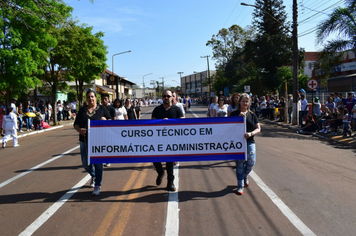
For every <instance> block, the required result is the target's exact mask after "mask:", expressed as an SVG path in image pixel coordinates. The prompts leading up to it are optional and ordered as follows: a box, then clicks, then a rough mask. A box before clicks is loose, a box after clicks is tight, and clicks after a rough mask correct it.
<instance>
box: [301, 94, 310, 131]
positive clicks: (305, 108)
mask: <svg viewBox="0 0 356 236" xmlns="http://www.w3.org/2000/svg"><path fill="white" fill-rule="evenodd" d="M308 113H309V104H308V101H307V99H306V98H305V95H304V94H302V95H301V96H300V112H299V125H300V126H302V125H303V119H305V118H306V117H307V115H308Z"/></svg>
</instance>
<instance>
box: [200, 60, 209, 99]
mask: <svg viewBox="0 0 356 236" xmlns="http://www.w3.org/2000/svg"><path fill="white" fill-rule="evenodd" d="M209 57H210V55H207V56H201V58H206V62H207V64H208V79H209V93H208V94H209V98H210V97H211V83H210V69H209Z"/></svg>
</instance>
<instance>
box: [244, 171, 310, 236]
mask: <svg viewBox="0 0 356 236" xmlns="http://www.w3.org/2000/svg"><path fill="white" fill-rule="evenodd" d="M250 176H251V178H252V179H253V180H254V181H255V182H256V183H257V185H258V186H259V187H260V188H261V189H262V190H263V191H264V192H265V193H266V194H267V196H268V197H269V198H270V199H271V200H272V202H273V203H274V204H275V205H276V206H277V207H278V208H279V210H281V212H282V213H283V215H285V216H286V217H287V218H288V220H289V221H290V222H291V223H292V224H293V225H294V226H295V227H296V228H297V229H298V230H299V231H300V232H301V233H302V234H303V235H308V236H312V235H316V234H315V233H314V232H313V231H311V229H309V228H308V226H306V225H305V224H304V223H303V222H302V221H301V220H300V219H299V217H298V216H297V215H296V214H294V213H293V211H292V210H291V209H290V208H289V207H288V206H287V205H286V204H285V203H284V202H283V201H282V200H281V199H280V198H279V197H278V196H277V194H275V193H274V192H273V191H272V189H270V188H269V187H268V186H267V185H266V184H265V183H264V182H263V181H262V179H261V178H260V177H259V176H258V175H257V174H256V173H255V172H254V171H252V172H251V173H250Z"/></svg>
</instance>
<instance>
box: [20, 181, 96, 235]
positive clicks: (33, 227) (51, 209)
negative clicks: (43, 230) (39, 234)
mask: <svg viewBox="0 0 356 236" xmlns="http://www.w3.org/2000/svg"><path fill="white" fill-rule="evenodd" d="M90 178H91V177H90V175H89V174H88V175H86V176H85V177H84V178H83V179H82V180H80V181H79V182H78V183H77V184H76V185H75V186H74V187H73V188H72V189H70V190H69V191H68V192H67V193H66V194H64V195H63V196H62V197H61V198H60V199H59V200H58V201H57V202H55V203H54V204H53V205H52V206H50V207H49V208H48V209H47V210H46V211H45V212H43V213H42V215H40V216H39V217H38V218H37V219H36V220H35V221H34V222H33V223H32V224H31V225H29V226H28V227H27V228H26V229H25V230H24V231H23V232H22V233H21V234H19V235H21V236H25V235H26V236H27V235H32V234H33V233H34V232H36V231H37V230H38V229H39V228H40V227H41V226H42V225H43V224H44V223H45V222H46V221H47V220H48V219H49V218H51V217H52V215H54V213H56V211H57V210H58V209H59V208H60V207H61V206H62V205H63V204H64V203H66V202H67V200H68V199H70V198H71V197H72V196H73V195H74V194H75V193H76V192H77V191H78V190H79V189H80V188H81V187H82V186H83V185H84V184H85V183H86V182H88V181H89V179H90Z"/></svg>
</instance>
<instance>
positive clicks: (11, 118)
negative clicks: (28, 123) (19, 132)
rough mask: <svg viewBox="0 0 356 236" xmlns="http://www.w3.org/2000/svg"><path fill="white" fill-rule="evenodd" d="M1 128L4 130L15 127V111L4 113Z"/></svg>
mask: <svg viewBox="0 0 356 236" xmlns="http://www.w3.org/2000/svg"><path fill="white" fill-rule="evenodd" d="M2 128H3V129H4V130H12V129H15V130H16V129H17V116H16V115H15V113H13V112H10V114H8V115H4V117H3V120H2Z"/></svg>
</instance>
